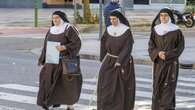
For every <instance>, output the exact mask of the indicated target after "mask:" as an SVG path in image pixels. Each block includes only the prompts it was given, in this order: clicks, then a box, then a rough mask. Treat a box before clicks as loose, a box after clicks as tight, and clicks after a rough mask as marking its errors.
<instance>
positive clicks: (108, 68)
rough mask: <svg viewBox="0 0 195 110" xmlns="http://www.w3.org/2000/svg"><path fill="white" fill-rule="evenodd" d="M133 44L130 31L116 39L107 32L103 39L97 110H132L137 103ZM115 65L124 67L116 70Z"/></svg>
mask: <svg viewBox="0 0 195 110" xmlns="http://www.w3.org/2000/svg"><path fill="white" fill-rule="evenodd" d="M133 42H134V41H133V37H132V34H131V31H130V29H128V30H127V31H126V32H125V33H124V34H122V35H121V36H118V37H113V36H111V35H109V34H108V32H107V31H105V33H104V35H103V37H102V39H101V51H100V61H102V65H101V68H100V71H99V79H98V90H97V110H133V108H134V101H135V73H134V62H133V57H132V56H131V51H132V48H133ZM108 54H111V55H115V56H118V57H117V58H116V57H113V56H110V55H108ZM116 62H119V63H120V64H121V66H120V67H115V66H114V65H115V63H116Z"/></svg>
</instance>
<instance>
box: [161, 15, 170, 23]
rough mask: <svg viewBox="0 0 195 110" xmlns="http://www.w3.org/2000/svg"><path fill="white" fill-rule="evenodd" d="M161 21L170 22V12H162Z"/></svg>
mask: <svg viewBox="0 0 195 110" xmlns="http://www.w3.org/2000/svg"><path fill="white" fill-rule="evenodd" d="M160 21H161V23H164V24H166V23H168V22H169V14H168V13H160Z"/></svg>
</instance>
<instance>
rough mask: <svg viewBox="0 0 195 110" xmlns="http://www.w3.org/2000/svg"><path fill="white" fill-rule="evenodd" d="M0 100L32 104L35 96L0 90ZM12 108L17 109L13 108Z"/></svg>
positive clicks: (81, 106)
mask: <svg viewBox="0 0 195 110" xmlns="http://www.w3.org/2000/svg"><path fill="white" fill-rule="evenodd" d="M83 96H86V97H87V95H83ZM0 100H6V101H12V102H17V103H24V104H32V105H35V104H36V98H35V97H31V96H24V95H16V94H11V93H5V92H0ZM0 107H1V106H0ZM75 107H77V108H82V110H86V109H84V108H89V107H91V108H94V107H95V106H86V105H82V104H75ZM0 110H1V109H0ZM4 110H5V109H4ZM8 110H12V109H8ZM13 110H17V109H13ZM19 110H21V109H19ZM79 110H80V109H79Z"/></svg>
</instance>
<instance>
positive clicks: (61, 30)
mask: <svg viewBox="0 0 195 110" xmlns="http://www.w3.org/2000/svg"><path fill="white" fill-rule="evenodd" d="M48 41H54V42H59V43H60V45H59V46H56V49H57V50H58V51H59V53H60V59H59V64H51V63H47V62H46V53H47V49H46V47H47V43H48ZM80 48H81V40H80V38H79V34H78V31H77V29H76V28H75V27H74V26H72V25H71V24H70V23H69V21H68V20H67V18H66V15H65V13H64V12H61V11H56V12H54V13H53V15H52V26H51V28H50V29H49V31H48V32H47V35H46V37H45V41H44V46H43V49H42V53H41V56H40V58H39V60H38V64H39V65H43V67H42V69H41V72H40V77H39V91H38V96H37V104H38V105H39V106H42V107H43V108H44V109H45V110H49V109H50V107H59V106H60V105H61V104H66V105H68V107H67V109H66V110H73V109H74V108H73V106H71V105H73V104H74V103H76V102H77V101H78V99H79V96H80V93H81V85H82V75H81V73H80V72H79V73H80V75H76V76H71V75H68V74H63V69H62V59H61V58H63V57H69V56H71V57H73V56H77V55H78V53H79V50H80Z"/></svg>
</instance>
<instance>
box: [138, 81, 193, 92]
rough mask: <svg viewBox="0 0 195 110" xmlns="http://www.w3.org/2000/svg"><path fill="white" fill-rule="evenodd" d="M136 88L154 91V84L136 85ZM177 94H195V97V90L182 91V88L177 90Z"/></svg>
mask: <svg viewBox="0 0 195 110" xmlns="http://www.w3.org/2000/svg"><path fill="white" fill-rule="evenodd" d="M136 87H140V88H146V89H152V84H138V83H137V84H136ZM176 92H180V93H187V94H194V95H195V90H192V89H182V88H177V89H176Z"/></svg>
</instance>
